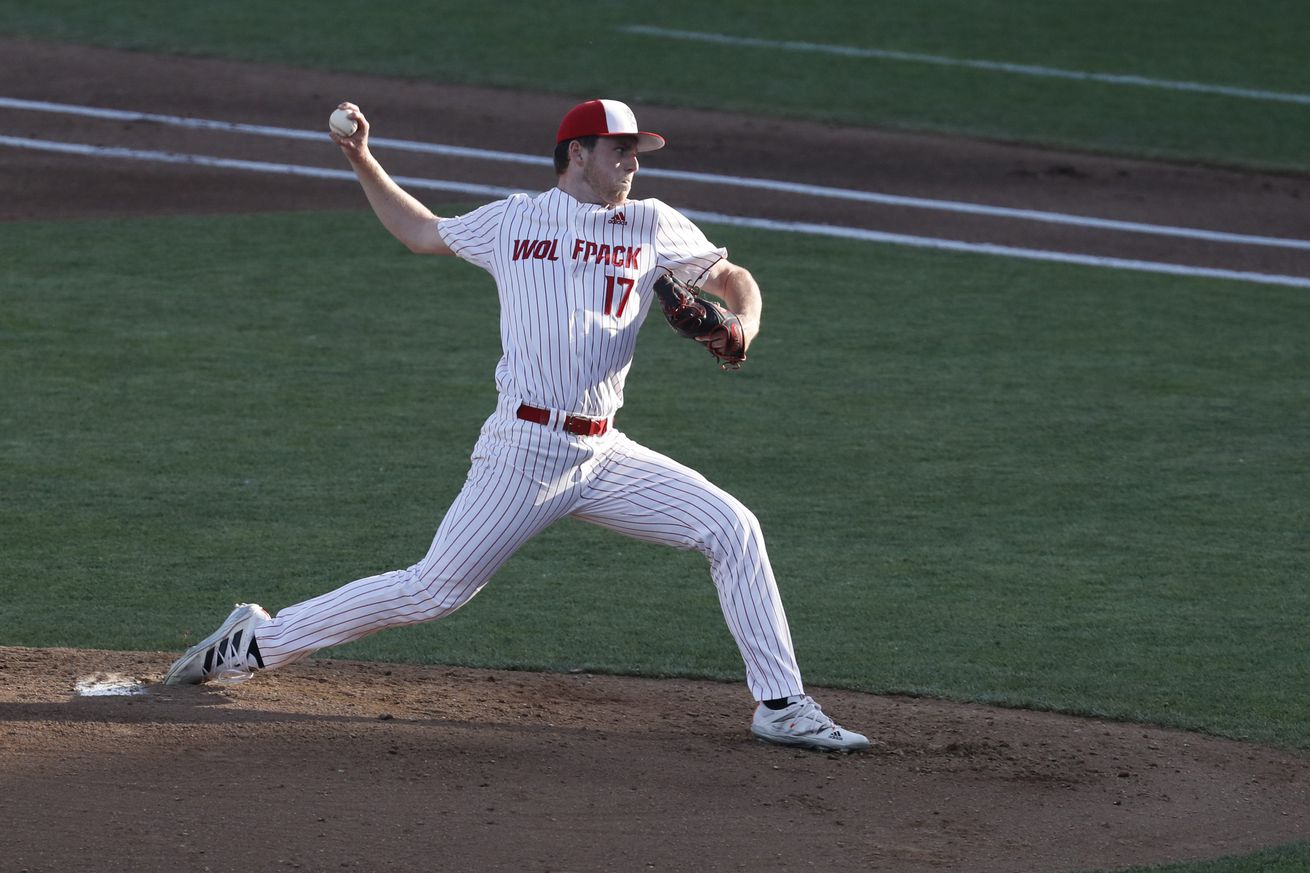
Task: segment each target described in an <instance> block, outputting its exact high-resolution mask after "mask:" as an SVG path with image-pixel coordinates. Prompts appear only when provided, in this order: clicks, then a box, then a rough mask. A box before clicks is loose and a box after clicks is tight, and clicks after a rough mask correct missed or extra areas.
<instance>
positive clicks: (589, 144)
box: [555, 135, 600, 176]
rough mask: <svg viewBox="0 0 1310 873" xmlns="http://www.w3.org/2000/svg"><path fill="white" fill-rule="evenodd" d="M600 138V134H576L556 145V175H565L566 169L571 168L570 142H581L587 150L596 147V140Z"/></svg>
mask: <svg viewBox="0 0 1310 873" xmlns="http://www.w3.org/2000/svg"><path fill="white" fill-rule="evenodd" d="M598 139H600V136H598V135H592V136H576V137H574V138H573V139H566V140H564V142H561V143H557V144H556V145H555V175H556V176H563V175H564V171H565V170H567V169H568V168H569V143H571V142H574V141H576V142H579V143H581V144H582V147H583V148H584V149H586V150H587V151H591V150H592V149H594V148H595V147H596V140H598Z"/></svg>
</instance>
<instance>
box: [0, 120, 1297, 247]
mask: <svg viewBox="0 0 1310 873" xmlns="http://www.w3.org/2000/svg"><path fill="white" fill-rule="evenodd" d="M0 109H18V110H26V111H34V112H50V113H58V114H65V115H76V116H81V117H86V118H99V119H103V120H108V121H127V122H138V123H150V124H162V125H167V126H171V127H183V128H190V129H195V130H215V131H221V132H225V133H242V134H248V135H252V136H265V137H276V138H280V139H297V140H306V141H312V142H322V141H323V140H324V137H325V136H326V134H325V133H322V132H319V131H312V130H296V129H293V128H285V127H270V126H267V125H259V124H242V123H239V122H233V121H217V120H213V119H206V118H187V117H183V116H177V115H161V114H158V113H152V112H134V111H130V110H122V109H104V108H100V107H94V106H78V105H74V104H67V103H49V102H46V101H41V100H21V99H17V98H13V97H0ZM370 141H371V143H372V144H373V145H375V146H377V147H379V148H389V149H395V150H397V151H409V152H418V153H423V154H432V155H441V156H443V157H456V158H469V159H474V160H490V161H501V162H508V163H516V164H528V165H532V166H550V165H551V159H550V158H548V157H543V156H540V155H525V154H519V153H515V152H502V151H493V150H489V149H476V148H467V147H464V146H451V145H444V144H441V143H426V142H415V141H413V140H403V139H387V138H385V137H371V138H370ZM641 173H642V175H644V176H648V177H650V178H655V179H675V180H678V181H686V182H696V183H703V184H709V185H724V186H729V187H737V188H749V189H754V190H760V191H777V192H780V193H786V194H800V195H802V196H807V197H825V198H829V199H834V200H847V201H853V202H857V203H875V204H878V205H882V206H896V207H903V208H908V209H928V210H935V211H939V212H952V213H957V214H964V215H983V216H988V217H993V218H1007V219H1016V220H1020V221H1035V222H1039V223H1043V224H1060V225H1067V226H1071V227H1086V228H1093V229H1096V230H1109V231H1117V232H1124V233H1141V234H1150V235H1152V236H1167V237H1177V238H1181V239H1198V240H1204V241H1206V242H1217V243H1225V244H1234V245H1253V246H1268V247H1272V248H1287V249H1300V250H1303V251H1310V240H1298V239H1289V238H1286V237H1272V236H1263V235H1258V234H1244V233H1229V232H1226V231H1217V230H1205V229H1202V228H1195V227H1172V226H1170V225H1163V224H1149V223H1145V222H1138V221H1120V220H1116V219H1108V218H1093V217H1089V216H1083V215H1070V214H1066V213H1061V212H1046V211H1042V210H1035V209H1015V208H1012V207H1008V206H990V205H987V204H982V203H966V202H962V201H956V200H938V199H932V198H925V197H906V196H903V195H899V194H884V193H880V192H876V191H858V190H853V189H849V188H833V187H828V186H824V185H807V184H803V183H799V182H784V181H779V180H774V179H756V178H750V177H744V176H726V175H719V174H713V173H694V172H689V171H685V170H665V169H660V168H658V167H649V168H644V169H642V171H641Z"/></svg>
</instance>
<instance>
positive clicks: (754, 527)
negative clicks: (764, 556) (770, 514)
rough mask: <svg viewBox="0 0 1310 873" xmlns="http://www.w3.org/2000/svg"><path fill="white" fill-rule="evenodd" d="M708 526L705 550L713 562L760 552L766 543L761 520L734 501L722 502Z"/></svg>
mask: <svg viewBox="0 0 1310 873" xmlns="http://www.w3.org/2000/svg"><path fill="white" fill-rule="evenodd" d="M706 522H707V523H706V526H705V533H704V546H705V551H706V553H707V554H708V555H709V556H710V557H711V558H714V557H723V556H726V555H731V554H741V553H745V552H751V551H758V550H759V547H760V545H761V544H762V543H763V542H764V533H763V531H762V530H761V528H760V521H759V519H758V518H756V517H755V513H753V512H751V511H750V510H749V509H748V508H746V506H745V505H744V504H742V503H741V501H739V500H737V499H735V498H730V499H728V500H725V501H723V502H722V504H721V505H720V506H718V507H716V508H715V509H714V511H713V512H711V513H710V515H709V517H708V518H707V519H706Z"/></svg>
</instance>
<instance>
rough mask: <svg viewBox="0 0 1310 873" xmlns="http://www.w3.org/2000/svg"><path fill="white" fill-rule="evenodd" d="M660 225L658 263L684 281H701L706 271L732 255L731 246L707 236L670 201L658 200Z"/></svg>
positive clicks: (656, 246) (657, 232)
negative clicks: (720, 243)
mask: <svg viewBox="0 0 1310 873" xmlns="http://www.w3.org/2000/svg"><path fill="white" fill-rule="evenodd" d="M655 205H656V209H657V211H658V214H659V226H658V227H657V228H656V231H655V266H657V267H662V268H664V269H666V270H668V271H669V272H671V273H673V275H675V276H677V277H678V278H679V279H682V280H683V281H684V282H693V283H694V282H699V281H700V279H701V278H702V277H703V276H704V274H705V273H706V272H707V271H708V270H709V269H710V267H713V266H714V265H715V264H717V263H718V262H719V261H721V260H723V259H724V258H726V257H727V256H728V250H727V249H725V248H721V247H719V246H716V245H714V243H712V242H710V241H709V240H708V239H706V238H705V234H704V233H702V232H701V229H700V228H699V227H697V226H696V225H694V224H692V222H691V219H689V218H687V216H685V215H683V214H682V213H681V212H679V211H678V210H676V209H674V208H673V207H672V206H669V205H668V204H667V203H663V202H661V201H658V200H657V201H655Z"/></svg>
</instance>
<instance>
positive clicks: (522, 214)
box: [437, 188, 727, 418]
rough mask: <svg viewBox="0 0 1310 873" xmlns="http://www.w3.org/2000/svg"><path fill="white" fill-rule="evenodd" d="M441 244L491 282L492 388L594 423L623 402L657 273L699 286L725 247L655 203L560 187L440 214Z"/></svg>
mask: <svg viewBox="0 0 1310 873" xmlns="http://www.w3.org/2000/svg"><path fill="white" fill-rule="evenodd" d="M437 229H438V231H439V232H440V234H441V237H442V239H443V240H445V242H446V245H448V246H450V248H451V250H452V251H454V252H455V254H456V255H458V256H459V257H461V258H463V259H464V260H466V261H468V262H470V263H473V264H476V265H478V266H479V267H482V268H483V269H484V270H486V271H487V272H489V273H491V275H492V276H493V277H494V278H495V280H496V287H497V289H498V291H499V295H500V342H501V348H502V355H501V359H500V362H499V363H498V364H497V365H496V388H497V389H498V390H499V391H500V393H501V394H502V395H504V396H507V397H511V398H514V399H516V400H519V401H524V402H527V403H530V404H532V405H534V406H539V407H543V408H546V409H559V410H564V411H568V412H574V413H577V414H580V415H587V416H592V417H597V418H608V417H609V416H612V415H613V414H614V413H615V412H616V411H617V410H618V408H619V407H620V406H622V405H623V383H624V380H625V379H626V377H627V374H628V369H629V368H630V367H631V365H632V355H633V351H634V349H635V347H636V342H637V332H638V330H639V329H640V327H641V324H642V322H643V321H644V320H645V318H646V314H647V312H648V311H649V310H650V306H651V300H652V297H653V286H654V284H655V279H656V278H657V277H658V275H659V273H660V270H661V269H667V270H670V271H672V272H674V273H675V274H676V275H678V276H679V277H680V278H683V279H686V280H687V281H695V280H697V279H698V278H699V277H700V276H701V275H702V274H704V272H705V271H707V270H708V269H709V268H710V267H712V266H713V265H714V264H715V263H716V262H717V261H719V260H720V259H722V258H725V257H727V251H726V250H724V249H722V248H719V247H717V246H715V245H713V244H712V243H711V242H710V241H709V240H707V239H706V238H705V235H704V234H703V233H702V232H701V230H700V229H699V228H698V227H696V225H694V224H692V223H691V221H690V220H688V219H687V218H686V216H684V215H682V214H681V213H680V212H678V211H677V210H676V209H674V208H673V207H671V206H669V205H667V204H665V203H663V202H661V201H659V200H654V199H648V200H629V201H627V202H626V203H624V204H623V205H622V206H616V207H606V206H603V205H600V204H596V203H583V202H581V201H579V200H577V199H576V198H574V197H573V196H572V195H570V194H567V193H565V192H564V191H562V190H560V189H559V188H552V189H550V190H549V191H546V192H545V193H543V194H539V195H537V196H536V197H532V196H529V195H527V194H515V195H513V196H511V197H509V198H507V199H505V200H499V201H496V202H495V203H489V204H487V205H486V206H483V207H481V208H480V209H476V210H474V211H473V212H470V213H467V214H466V215H462V216H458V217H455V218H443V219H441V220H440V221H439V222H438V224H437Z"/></svg>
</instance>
